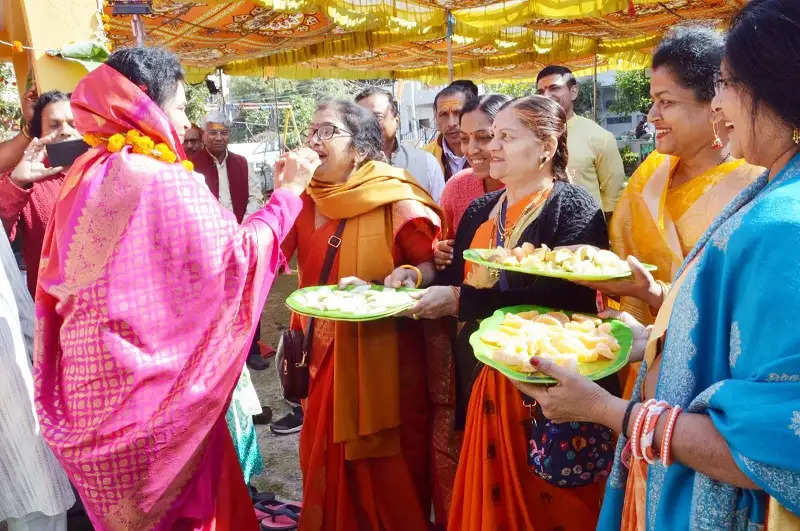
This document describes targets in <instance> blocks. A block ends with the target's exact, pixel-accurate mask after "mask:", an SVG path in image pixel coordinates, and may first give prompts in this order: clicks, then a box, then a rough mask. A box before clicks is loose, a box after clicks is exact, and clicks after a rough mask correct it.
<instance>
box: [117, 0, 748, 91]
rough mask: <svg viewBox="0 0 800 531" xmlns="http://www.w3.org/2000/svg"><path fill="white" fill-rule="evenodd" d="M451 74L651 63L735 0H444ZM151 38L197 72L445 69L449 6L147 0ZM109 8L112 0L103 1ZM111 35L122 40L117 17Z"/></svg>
mask: <svg viewBox="0 0 800 531" xmlns="http://www.w3.org/2000/svg"><path fill="white" fill-rule="evenodd" d="M447 5H448V6H449V8H450V11H449V13H450V14H451V15H452V22H453V23H452V39H451V40H452V49H453V63H454V70H455V75H456V77H468V78H471V79H497V80H530V79H532V78H534V77H535V75H536V72H537V71H538V70H540V69H541V68H542V67H543V66H544V65H546V64H549V63H560V64H566V65H568V66H571V67H572V68H573V71H576V73H579V74H586V73H590V69H591V68H593V67H594V58H595V56H596V57H597V59H598V70H601V71H602V70H607V69H616V70H624V69H634V68H643V67H647V66H648V65H649V61H650V52H651V50H652V48H653V46H654V45H655V44H656V43H657V42H658V40H659V39H660V38H661V35H663V32H664V31H666V30H667V29H668V28H669V27H670V26H672V25H674V24H675V23H676V22H677V21H679V20H681V19H693V20H695V19H704V18H705V19H713V20H715V21H717V22H719V21H720V20H723V21H724V20H725V19H726V18H727V17H729V16H731V15H732V14H733V13H734V12H735V11H736V9H737V2H722V1H720V0H687V2H685V3H683V4H681V5H679V6H673V5H670V6H665V5H664V3H663V2H659V1H658V0H558V1H541V0H508V1H504V2H497V1H485V0H452V1H448V3H447ZM153 10H154V15H153V16H152V17H147V18H146V19H145V29H146V31H147V35H148V43H149V44H157V45H162V46H166V47H168V48H170V49H173V50H175V51H176V53H178V55H179V56H180V57H181V59H182V61H183V62H184V64H185V65H186V66H187V67H189V68H187V70H188V71H189V76H188V77H189V80H190V81H199V80H201V79H202V77H203V75H205V74H207V73H209V72H212V71H213V70H214V69H215V68H217V67H220V66H221V67H223V68H224V71H225V72H226V73H228V74H231V75H255V76H277V77H287V78H311V77H335V78H360V79H361V78H394V79H418V80H421V81H425V82H429V83H437V82H443V81H446V80H447V79H448V69H447V46H446V42H445V37H446V34H447V20H448V11H447V10H446V9H445V8H443V7H442V6H441V5H440V3H438V2H436V1H434V0H251V1H242V2H229V1H222V0H204V1H203V2H200V1H197V2H173V1H168V0H155V1H154V2H153ZM107 12H109V13H110V8H108V11H107ZM110 37H111V38H112V39H113V40H114V43H115V44H116V45H117V46H124V45H127V44H131V43H132V36H131V35H130V24H129V20H128V18H127V17H114V19H113V20H112V22H111V31H110Z"/></svg>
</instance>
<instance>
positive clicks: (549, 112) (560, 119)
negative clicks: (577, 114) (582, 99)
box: [500, 94, 570, 182]
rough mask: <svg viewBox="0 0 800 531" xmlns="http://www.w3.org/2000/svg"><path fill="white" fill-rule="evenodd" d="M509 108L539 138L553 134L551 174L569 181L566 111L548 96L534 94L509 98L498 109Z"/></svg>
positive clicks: (542, 138) (544, 138) (546, 137)
mask: <svg viewBox="0 0 800 531" xmlns="http://www.w3.org/2000/svg"><path fill="white" fill-rule="evenodd" d="M507 108H510V109H512V110H513V111H514V112H515V113H516V114H517V118H519V121H520V122H522V125H524V126H525V128H527V129H528V130H529V131H531V132H532V133H533V134H534V135H536V137H537V138H538V139H539V140H542V141H545V140H547V139H548V138H549V137H550V136H551V135H552V136H555V137H556V139H557V141H558V145H557V146H556V152H555V154H554V155H553V161H552V162H553V176H554V177H555V178H556V179H558V180H561V181H567V182H569V180H570V179H569V174H568V173H567V162H568V161H569V151H568V149H567V112H566V111H565V110H564V108H563V107H562V106H561V105H559V104H558V103H557V102H556V101H554V100H551V99H550V98H548V97H545V96H540V95H538V94H535V95H533V96H525V97H524V98H517V99H515V100H511V101H509V102H508V103H506V104H505V105H503V106H502V107H501V108H500V110H504V109H507Z"/></svg>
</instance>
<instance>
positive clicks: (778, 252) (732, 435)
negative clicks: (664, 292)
mask: <svg viewBox="0 0 800 531" xmlns="http://www.w3.org/2000/svg"><path fill="white" fill-rule="evenodd" d="M695 257H697V263H696V265H694V267H691V268H688V269H687V267H686V266H687V264H689V263H690V262H691V261H692V260H693V259H694V258H695ZM684 271H685V275H686V277H685V278H684V280H683V283H682V284H681V286H680V288H679V292H678V294H677V297H676V300H675V304H674V306H673V309H672V313H671V315H670V321H669V328H668V330H667V334H666V340H665V343H664V351H663V353H662V364H661V369H660V375H659V380H658V386H657V388H656V398H658V399H661V400H666V401H667V402H669V403H670V404H676V405H680V406H681V407H683V408H684V409H686V410H687V411H689V412H692V413H700V414H706V415H709V416H710V417H711V420H712V422H713V423H714V426H715V427H716V429H717V430H719V432H720V433H721V434H722V436H723V437H724V438H725V440H726V442H727V444H728V447H729V448H730V450H731V452H732V455H733V458H734V460H735V461H736V463H737V465H738V466H739V468H740V469H741V470H742V471H743V472H744V473H745V474H746V475H747V476H748V477H749V478H750V479H751V480H752V481H753V482H754V483H756V484H757V485H759V487H761V489H763V491H758V490H748V489H741V488H737V487H734V486H732V485H729V484H725V483H721V482H718V481H715V480H713V479H711V478H709V477H708V476H706V475H704V474H701V473H699V472H696V471H694V470H692V469H690V468H688V467H685V466H683V465H682V464H680V463H677V462H676V463H675V464H673V465H672V466H670V467H669V468H668V469H665V468H664V467H663V466H661V465H660V464H657V465H651V466H650V467H649V468H648V476H647V526H646V528H647V529H648V530H649V529H658V530H671V529H675V530H685V529H713V530H718V529H732V530H734V529H735V530H739V529H742V530H749V529H761V528H763V524H764V521H765V513H766V502H767V496H766V495H765V493H764V491H766V493H768V494H769V495H770V496H772V497H774V498H776V499H777V500H778V501H779V502H780V503H781V504H782V505H783V506H784V507H786V508H787V509H789V510H790V511H792V512H794V513H795V514H800V459H798V456H800V452H798V450H800V155H797V156H795V157H794V158H793V159H792V160H791V162H790V163H789V164H787V165H786V167H785V168H784V169H783V170H782V171H781V172H780V173H779V174H778V175H777V176H776V177H775V178H774V179H773V180H772V181H769V180H768V178H767V174H766V173H765V174H764V175H762V176H761V177H760V178H759V179H758V180H757V181H756V182H754V183H753V184H752V185H750V186H749V187H747V188H746V189H744V190H743V191H742V192H741V193H740V194H739V195H738V196H737V197H736V198H735V199H734V200H733V201H732V202H731V203H730V204H729V205H728V206H727V207H726V208H725V210H723V211H722V213H721V214H720V216H719V217H718V218H717V219H716V220H715V221H714V223H712V225H711V226H710V227H709V229H708V230H707V231H706V233H705V235H704V236H703V237H702V238H701V239H700V241H699V242H698V243H697V246H696V247H695V248H694V249H693V250H692V252H691V253H690V254H689V256H687V257H686V260H685V261H684V263H683V266H682V268H681V270H680V271H679V272H678V274H677V276H676V278H677V277H680V276H681V275H683V274H684ZM646 370H647V369H646V367H645V364H644V363H643V364H642V368H641V370H640V372H639V378H638V380H637V384H636V387H635V390H634V396H633V398H634V399H636V400H641V382H642V380H643V378H644V374H645V372H646ZM626 442H627V439H625V438H624V437H620V441H619V443H618V448H617V459H616V460H615V463H614V468H613V470H612V473H611V476H610V477H609V480H608V486H607V490H606V497H605V500H604V503H603V509H602V512H601V515H600V521H599V523H598V529H601V530H612V529H614V530H618V529H619V528H620V520H621V515H622V507H623V503H624V495H625V483H626V481H627V470H626V469H625V467H624V466H623V465H622V464H621V461H620V459H619V454H620V452H621V450H622V448H623V447H624V445H625V443H626ZM698 444H702V441H698Z"/></svg>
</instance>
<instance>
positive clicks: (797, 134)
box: [792, 127, 800, 144]
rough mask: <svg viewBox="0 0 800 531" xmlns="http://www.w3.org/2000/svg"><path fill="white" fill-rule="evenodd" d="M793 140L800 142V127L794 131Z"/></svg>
mask: <svg viewBox="0 0 800 531" xmlns="http://www.w3.org/2000/svg"><path fill="white" fill-rule="evenodd" d="M792 141H793V142H794V143H795V144H800V128H797V127H795V128H794V133H792Z"/></svg>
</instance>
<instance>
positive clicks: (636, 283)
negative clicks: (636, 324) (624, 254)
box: [573, 256, 664, 311]
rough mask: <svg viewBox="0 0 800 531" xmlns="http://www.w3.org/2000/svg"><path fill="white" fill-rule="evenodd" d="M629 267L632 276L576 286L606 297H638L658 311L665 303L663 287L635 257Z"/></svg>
mask: <svg viewBox="0 0 800 531" xmlns="http://www.w3.org/2000/svg"><path fill="white" fill-rule="evenodd" d="M627 262H628V266H629V267H630V268H631V276H629V277H625V278H620V279H614V280H598V281H592V282H590V281H587V280H574V281H573V282H575V283H576V284H580V285H581V286H586V287H588V288H592V289H594V290H597V291H601V292H603V293H605V294H606V295H614V296H615V297H636V298H637V299H640V300H643V301H644V302H646V303H647V304H649V305H650V307H651V308H653V309H654V310H656V311H658V309H659V308H660V307H661V303H662V302H664V294H663V293H662V289H661V286H660V285H659V284H658V283H657V282H656V280H655V279H654V278H653V275H652V274H650V271H648V270H647V269H646V268H645V267H644V265H643V264H642V263H641V262H640V261H639V260H637V259H636V258H635V257H633V256H629V257H628V259H627Z"/></svg>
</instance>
